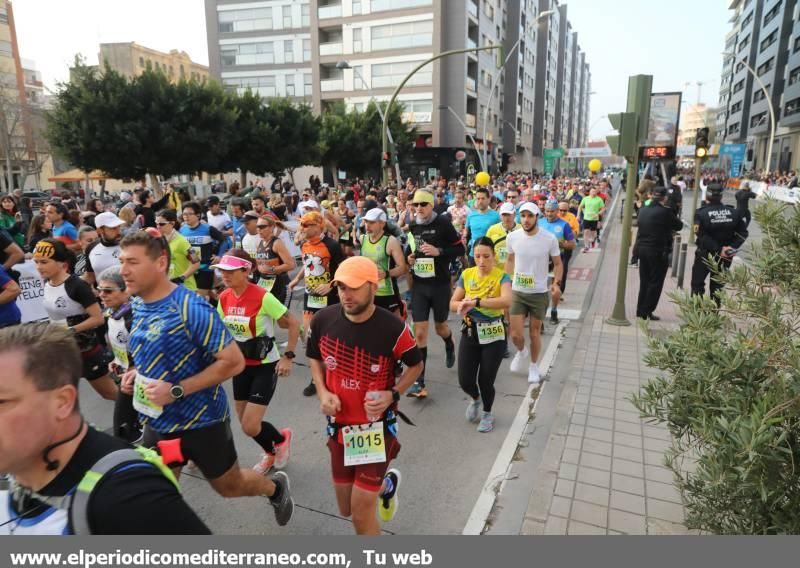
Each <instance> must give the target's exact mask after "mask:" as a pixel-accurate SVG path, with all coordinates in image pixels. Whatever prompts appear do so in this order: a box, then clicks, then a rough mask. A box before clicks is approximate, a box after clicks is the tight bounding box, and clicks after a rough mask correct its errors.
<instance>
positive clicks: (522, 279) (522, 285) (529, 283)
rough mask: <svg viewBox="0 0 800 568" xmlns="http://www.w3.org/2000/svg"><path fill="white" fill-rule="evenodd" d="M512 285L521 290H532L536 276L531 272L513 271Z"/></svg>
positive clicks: (534, 287)
mask: <svg viewBox="0 0 800 568" xmlns="http://www.w3.org/2000/svg"><path fill="white" fill-rule="evenodd" d="M514 287H515V288H517V289H518V290H519V289H522V291H529V292H533V291H534V290H535V289H536V278H535V277H534V275H533V274H522V273H521V272H515V273H514Z"/></svg>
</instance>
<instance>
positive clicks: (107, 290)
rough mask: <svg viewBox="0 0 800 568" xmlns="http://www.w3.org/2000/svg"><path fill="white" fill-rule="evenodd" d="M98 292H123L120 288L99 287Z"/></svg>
mask: <svg viewBox="0 0 800 568" xmlns="http://www.w3.org/2000/svg"><path fill="white" fill-rule="evenodd" d="M97 291H98V292H100V293H101V294H111V293H112V292H121V290H120V289H119V288H98V289H97Z"/></svg>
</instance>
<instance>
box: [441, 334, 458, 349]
mask: <svg viewBox="0 0 800 568" xmlns="http://www.w3.org/2000/svg"><path fill="white" fill-rule="evenodd" d="M442 341H444V347H445V349H447V350H448V351H450V350H452V349H455V348H456V345H455V343H453V333H452V332H451V333H450V335H448V336H447V337H443V338H442Z"/></svg>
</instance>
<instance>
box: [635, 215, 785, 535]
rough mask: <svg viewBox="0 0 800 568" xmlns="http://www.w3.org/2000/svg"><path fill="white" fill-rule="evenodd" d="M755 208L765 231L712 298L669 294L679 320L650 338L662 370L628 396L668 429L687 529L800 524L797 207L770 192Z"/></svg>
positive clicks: (772, 530)
mask: <svg viewBox="0 0 800 568" xmlns="http://www.w3.org/2000/svg"><path fill="white" fill-rule="evenodd" d="M754 217H755V219H756V221H757V222H758V223H759V224H760V225H761V227H762V229H763V233H764V238H763V240H762V241H761V242H759V243H754V244H751V245H749V246H748V249H749V250H750V253H749V262H748V264H747V265H745V266H737V267H735V268H734V269H733V270H731V271H730V272H729V273H727V274H720V275H719V277H720V278H722V279H723V281H724V282H725V293H724V294H723V295H722V297H721V299H722V301H721V306H720V308H719V310H717V309H716V305H715V304H714V302H713V301H712V300H710V299H709V298H707V297H706V298H698V297H689V296H687V295H685V294H679V295H675V296H673V299H674V300H675V301H676V302H677V304H678V306H679V309H680V318H681V325H680V327H679V329H678V330H677V331H676V332H674V333H672V334H670V335H669V336H668V337H666V338H665V339H659V338H658V337H652V338H651V341H650V347H651V349H650V351H649V354H648V355H647V357H646V362H647V363H648V365H650V366H651V367H654V368H657V369H660V370H662V371H664V376H662V377H660V378H658V379H655V380H653V381H650V382H649V383H648V384H647V385H645V386H644V387H643V389H642V390H641V392H640V393H639V395H638V396H636V397H634V404H635V405H636V406H637V407H638V408H639V410H640V411H641V412H642V414H643V415H644V416H646V417H649V418H651V419H653V420H655V421H658V422H663V423H665V424H666V425H667V427H668V428H669V430H670V432H671V434H672V437H673V444H672V448H671V449H670V450H669V451H668V452H667V455H666V462H667V465H668V466H669V467H670V468H671V469H672V470H673V472H674V474H675V479H676V482H677V484H678V486H679V488H680V489H681V491H682V493H683V496H684V499H685V502H686V510H687V524H688V525H689V526H690V527H692V528H697V529H701V530H704V531H709V532H712V533H719V534H797V533H800V483H798V473H799V472H798V467H800V207H798V206H797V205H795V206H793V207H789V206H787V205H785V204H783V205H780V204H777V203H775V202H772V201H768V202H767V203H766V204H764V205H761V206H759V207H757V208H756V211H755V214H754Z"/></svg>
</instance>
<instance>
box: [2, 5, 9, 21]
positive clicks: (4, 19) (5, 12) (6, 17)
mask: <svg viewBox="0 0 800 568" xmlns="http://www.w3.org/2000/svg"><path fill="white" fill-rule="evenodd" d="M0 22H3V23H4V24H7V23H8V11H7V10H6V9H5V7H3V8H0Z"/></svg>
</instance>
